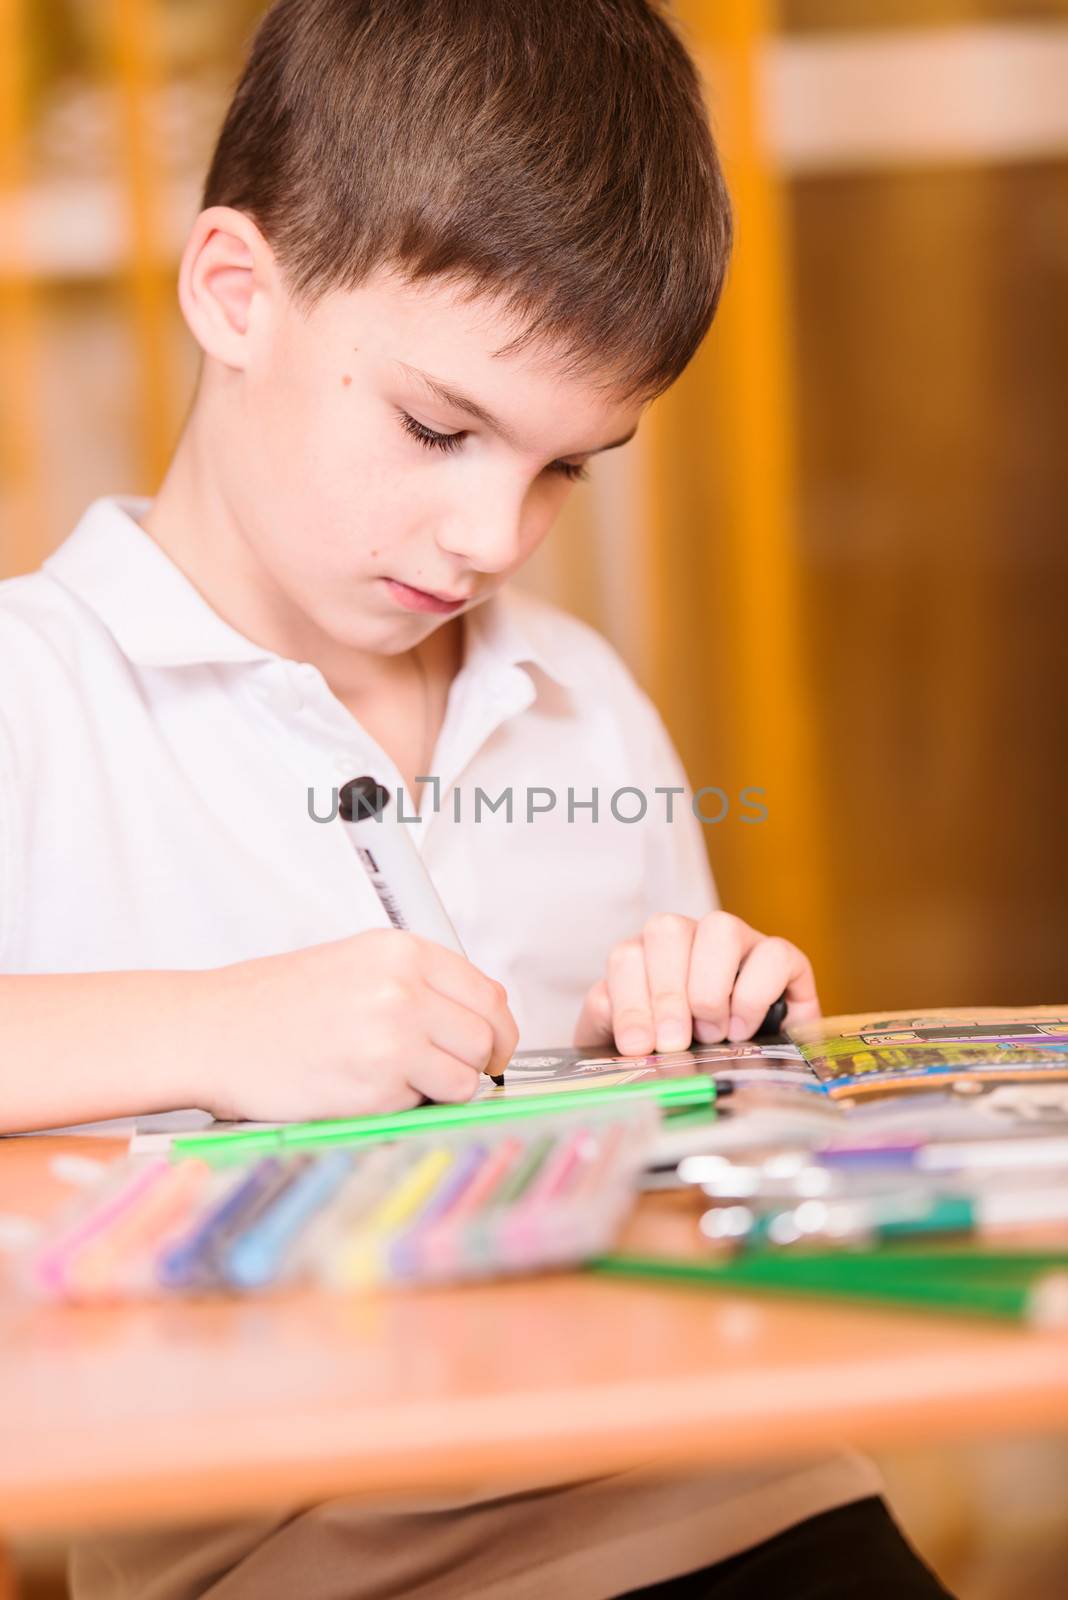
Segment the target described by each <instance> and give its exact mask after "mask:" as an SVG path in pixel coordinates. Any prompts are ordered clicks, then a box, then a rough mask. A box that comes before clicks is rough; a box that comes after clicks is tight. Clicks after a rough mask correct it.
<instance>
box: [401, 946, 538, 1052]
mask: <svg viewBox="0 0 1068 1600" xmlns="http://www.w3.org/2000/svg"><path fill="white" fill-rule="evenodd" d="M422 954H423V968H422V975H423V979H424V981H425V983H426V984H427V986H428V987H429V988H430V989H433V990H435V991H436V993H438V994H440V995H443V996H444V997H445V999H446V1000H455V1001H456V1003H457V1004H458V1005H461V1006H465V1007H466V1008H467V1009H468V1010H469V1011H474V1012H476V1013H477V1015H478V1016H480V1017H485V1019H486V1021H487V1022H488V1023H489V1024H490V1026H491V1027H492V1029H493V1035H494V1045H493V1054H492V1056H491V1059H490V1061H489V1063H488V1065H487V1067H486V1071H487V1072H489V1073H491V1074H492V1075H494V1076H496V1075H498V1074H499V1073H502V1072H503V1071H504V1069H505V1067H507V1065H508V1063H509V1061H510V1060H511V1059H512V1056H513V1055H514V1054H515V1047H516V1045H517V1043H518V1042H519V1028H518V1026H517V1025H516V1020H515V1018H514V1017H513V1016H512V1013H511V1011H510V1010H509V1008H508V996H507V994H506V993H505V990H504V986H503V984H500V983H497V982H496V980H495V979H493V978H489V977H487V976H486V974H485V973H484V972H480V971H479V970H478V968H477V967H476V966H473V965H472V963H471V962H470V961H468V959H467V957H466V956H461V955H459V954H458V953H457V952H456V951H455V950H447V949H446V948H445V946H444V945H441V944H434V943H432V942H431V941H430V940H423V941H422Z"/></svg>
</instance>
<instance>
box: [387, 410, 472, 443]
mask: <svg viewBox="0 0 1068 1600" xmlns="http://www.w3.org/2000/svg"><path fill="white" fill-rule="evenodd" d="M400 419H401V426H402V427H403V429H404V431H405V433H410V434H411V436H412V438H413V439H418V440H419V443H420V444H422V445H425V446H426V448H427V449H428V450H445V451H450V450H459V448H460V446H461V444H462V443H463V441H464V439H465V438H466V437H467V436H466V434H464V433H435V432H434V430H433V428H425V427H424V426H423V424H422V423H421V422H416V420H415V418H414V417H410V416H409V415H408V413H407V411H402V412H400Z"/></svg>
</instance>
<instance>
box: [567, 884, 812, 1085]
mask: <svg viewBox="0 0 1068 1600" xmlns="http://www.w3.org/2000/svg"><path fill="white" fill-rule="evenodd" d="M784 992H785V995H786V1001H787V1010H786V1018H787V1021H788V1022H790V1023H798V1022H807V1021H809V1020H810V1019H812V1018H814V1017H818V1016H819V1014H820V1003H819V1000H818V998H817V995H816V981H815V979H814V977H813V975H812V964H811V962H810V961H809V959H808V957H807V956H806V955H804V954H803V953H802V951H800V950H799V949H798V948H797V946H796V945H793V944H790V943H788V941H787V940H786V939H773V938H768V937H767V936H766V935H765V934H762V933H758V932H757V931H756V929H755V928H750V927H749V926H748V924H746V923H744V922H743V921H742V920H741V918H740V917H733V916H731V915H730V914H729V912H726V911H712V912H710V913H709V915H708V916H707V917H702V918H701V920H700V921H699V922H695V921H694V919H693V918H692V917H681V916H675V915H673V914H672V913H670V912H665V913H662V914H661V915H658V916H655V917H650V918H649V921H648V922H647V923H646V924H645V927H644V928H643V929H642V933H641V937H640V938H637V939H626V940H624V941H623V943H622V944H617V945H616V946H615V948H614V949H613V950H612V951H611V952H610V954H609V957H608V967H607V972H606V975H605V976H604V977H603V978H601V979H600V980H599V981H598V982H597V983H595V984H594V985H593V988H592V989H590V990H589V992H588V993H587V995H586V999H585V1001H584V1002H583V1006H582V1013H581V1015H580V1017H579V1020H578V1025H577V1026H576V1028H575V1039H574V1042H575V1044H576V1045H611V1044H612V1043H613V1041H614V1043H615V1048H616V1049H617V1050H618V1052H619V1054H620V1055H626V1056H640V1055H650V1054H652V1053H653V1052H654V1051H657V1052H659V1051H663V1050H686V1049H688V1047H689V1045H690V1043H691V1040H692V1039H696V1040H697V1042H698V1043H700V1044H717V1043H718V1042H719V1041H720V1040H722V1039H727V1040H730V1041H731V1042H734V1041H736V1040H739V1039H751V1038H752V1036H753V1034H754V1033H755V1032H756V1030H757V1029H758V1028H759V1026H760V1024H761V1022H762V1021H763V1019H764V1016H765V1014H766V1012H767V1009H768V1007H769V1006H770V1005H772V1004H773V1003H774V1002H775V1001H776V1000H777V999H778V998H779V996H780V995H781V994H783V993H784Z"/></svg>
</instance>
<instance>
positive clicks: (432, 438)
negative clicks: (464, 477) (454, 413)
mask: <svg viewBox="0 0 1068 1600" xmlns="http://www.w3.org/2000/svg"><path fill="white" fill-rule="evenodd" d="M397 415H398V416H399V417H400V420H401V427H402V428H403V429H404V431H405V433H408V434H411V436H412V438H413V439H418V441H419V443H420V444H421V445H422V446H423V447H424V449H426V450H444V451H445V452H446V454H449V453H450V452H451V451H453V450H459V448H460V446H461V445H462V444H463V442H464V440H465V439H466V438H467V434H466V432H464V431H463V430H461V431H460V432H459V433H435V431H434V429H433V428H428V427H426V426H425V425H424V424H423V423H422V422H417V421H416V420H415V418H414V417H411V416H409V415H408V413H407V411H399V412H398V413H397ZM545 470H546V471H547V472H559V473H561V474H562V475H563V476H564V477H565V478H570V479H571V480H572V482H576V481H578V480H580V479H582V478H587V477H588V476H589V473H588V472H587V471H586V468H585V467H580V466H579V465H578V464H577V463H576V462H574V461H551V462H550V463H549V465H548V466H547V467H546V469H545Z"/></svg>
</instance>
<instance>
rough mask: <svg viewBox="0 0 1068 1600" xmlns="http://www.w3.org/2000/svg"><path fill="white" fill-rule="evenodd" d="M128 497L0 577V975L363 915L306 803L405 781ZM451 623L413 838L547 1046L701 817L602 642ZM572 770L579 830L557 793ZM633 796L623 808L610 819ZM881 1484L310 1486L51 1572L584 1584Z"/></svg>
mask: <svg viewBox="0 0 1068 1600" xmlns="http://www.w3.org/2000/svg"><path fill="white" fill-rule="evenodd" d="M146 505H147V502H145V501H136V500H117V499H107V500H100V501H97V502H96V503H95V504H94V505H93V506H91V507H90V509H89V510H88V512H87V513H86V515H85V516H84V518H83V519H82V521H81V522H80V523H79V525H78V527H77V529H76V530H75V532H74V533H73V534H72V535H71V537H70V538H69V539H68V540H67V541H66V543H65V544H64V545H63V546H62V547H61V548H60V549H59V550H58V551H57V552H56V554H55V555H54V556H52V557H51V559H50V560H48V561H47V562H46V563H45V566H44V568H43V570H42V571H40V572H38V573H35V574H33V575H32V576H30V577H25V578H17V579H13V580H11V581H9V582H7V583H4V584H0V971H3V972H7V973H18V972H85V971H101V970H119V969H131V968H147V967H155V968H163V967H167V968H183V967H184V968H194V967H209V966H215V965H219V964H223V963H226V962H231V961H237V960H242V959H245V958H249V957H254V956H259V955H268V954H273V953H276V952H280V951H285V950H292V949H296V948H299V947H301V946H304V945H309V944H313V943H316V942H319V941H322V940H327V939H333V938H337V937H340V936H343V935H345V934H349V933H353V932H355V931H358V930H359V929H361V928H367V927H371V926H374V925H379V924H382V923H384V922H385V917H384V916H383V914H382V911H381V909H380V907H379V903H378V901H377V899H376V898H375V896H374V894H373V892H372V891H371V889H370V887H369V885H368V883H367V880H366V878H365V877H364V874H363V871H362V868H361V867H360V866H359V863H358V862H357V861H356V859H355V856H354V854H353V852H352V850H351V846H350V845H349V843H348V841H347V839H346V837H345V834H344V830H343V829H342V828H341V826H340V825H339V824H336V825H333V826H331V824H330V823H329V822H325V823H323V822H316V821H314V820H313V819H312V817H311V816H310V815H309V805H308V791H309V789H311V790H312V791H313V794H314V803H313V808H312V809H313V810H314V811H315V812H316V813H317V814H318V815H328V814H329V810H330V801H331V791H332V790H333V789H334V788H335V787H336V786H337V785H338V784H339V783H340V782H342V781H344V780H345V779H346V778H349V777H353V776H356V775H358V774H360V773H364V772H368V773H370V774H372V775H373V776H375V777H377V778H378V779H379V780H380V781H381V782H383V783H385V784H386V786H387V787H389V788H395V787H397V786H398V785H399V783H400V775H399V773H398V772H397V770H396V768H395V767H394V765H393V763H392V762H391V761H390V759H389V757H388V756H387V755H386V754H385V752H384V751H383V750H381V749H380V748H379V746H378V745H377V744H376V743H375V741H374V740H372V739H371V738H370V737H369V736H368V734H367V733H366V731H365V730H364V729H363V728H362V727H361V726H360V724H359V723H358V722H357V721H356V720H355V719H354V718H353V717H352V715H351V714H350V713H349V712H348V711H347V710H346V709H345V707H344V706H342V705H341V704H340V703H339V701H338V700H337V699H336V698H335V697H334V696H333V694H332V693H331V692H330V690H329V688H328V687H327V685H326V683H325V682H324V680H323V678H322V677H321V675H320V674H319V672H318V671H317V670H316V669H315V668H314V667H313V666H311V665H309V664H307V663H301V662H296V661H288V660H285V659H283V658H282V657H280V656H278V655H275V654H274V653H273V652H271V651H269V650H264V649H262V648H261V647H260V646H258V645H255V644H253V643H251V642H250V641H249V640H248V639H245V638H243V637H242V636H241V635H240V634H238V633H236V632H235V631H234V630H233V629H232V628H230V627H229V626H227V624H226V623H224V622H223V621H222V620H221V619H220V618H219V617H218V616H217V615H216V614H215V613H214V612H213V611H212V610H211V608H210V607H209V606H208V605H207V604H206V602H205V601H204V600H203V599H202V597H201V596H200V595H199V593H198V592H197V590H196V589H195V588H194V587H193V585H192V584H190V583H189V582H188V581H187V580H186V579H185V578H184V577H183V576H182V575H181V573H180V572H179V571H178V570H177V569H176V568H175V567H174V565H173V564H172V562H171V561H170V560H169V559H168V558H167V557H166V556H165V555H164V554H163V553H162V552H161V550H160V549H159V548H158V546H157V545H156V544H155V543H154V542H153V541H152V540H151V539H150V538H149V537H148V535H147V534H146V533H145V532H144V531H143V530H142V528H141V527H140V526H139V524H138V522H137V520H136V519H137V517H138V516H139V515H140V514H142V513H143V511H144V509H145V508H146ZM465 622H466V643H465V655H464V661H463V666H462V669H461V671H460V673H459V674H458V676H457V677H456V679H455V680H454V682H453V684H452V687H451V691H450V695H449V701H448V707H447V713H446V717H445V721H444V725H443V727H442V731H441V737H440V739H439V742H438V747H437V750H436V751H435V753H434V759H433V763H432V771H433V775H435V776H436V777H437V778H438V779H439V781H440V793H439V800H440V809H439V810H438V811H437V813H436V814H434V812H433V809H432V805H428V804H427V802H426V801H424V802H423V809H424V810H425V813H426V814H425V816H424V820H423V822H422V823H419V824H413V826H412V832H413V837H414V838H415V839H416V840H417V842H418V843H419V845H420V848H421V849H422V852H423V856H424V859H425V861H426V862H427V865H428V867H429V869H430V872H431V875H432V876H433V878H434V880H435V882H436V884H437V886H438V888H439V890H440V892H441V896H442V898H443V900H444V902H445V905H446V907H447V908H448V911H449V913H450V915H451V917H452V919H453V921H454V923H455V925H456V928H457V931H458V932H459V934H460V937H461V939H462V941H463V943H464V945H465V947H466V949H467V951H468V953H469V955H470V956H471V958H472V960H473V961H475V962H476V963H477V965H479V966H480V967H481V968H483V969H484V970H485V971H486V972H489V973H492V974H493V975H494V976H495V977H497V978H499V979H500V980H501V981H502V982H503V983H504V984H505V985H506V986H507V989H508V992H509V997H510V1000H511V1004H512V1008H513V1011H514V1013H515V1015H516V1018H517V1020H518V1022H519V1024H520V1029H521V1042H522V1043H523V1044H524V1045H528V1046H532V1047H534V1048H538V1047H539V1046H541V1045H556V1044H561V1043H566V1042H567V1041H569V1040H570V1038H571V1035H572V1030H573V1027H574V1024H575V1020H576V1018H577V1015H578V1011H579V1007H580V1004H581V1001H582V997H583V995H584V993H585V991H586V989H587V988H588V986H589V985H590V984H591V983H593V982H595V981H596V979H597V978H598V977H599V976H600V975H601V973H602V971H603V968H604V961H605V957H606V955H607V953H608V951H609V949H610V948H611V946H612V945H613V944H614V943H615V942H617V941H618V940H620V939H622V938H625V937H628V936H630V935H632V934H634V933H636V932H637V931H638V930H639V929H640V928H641V925H642V923H643V921H644V919H645V918H646V917H647V916H648V915H650V914H651V913H652V912H654V911H657V910H675V911H680V912H683V913H685V914H688V915H691V916H700V915H702V914H703V913H704V912H706V911H708V910H709V909H711V908H712V906H713V904H714V897H713V891H712V885H711V881H710V877H709V872H708V867H707V863H706V857H705V852H704V842H703V838H702V831H701V824H700V823H698V822H697V821H696V820H695V819H694V816H693V814H692V811H691V810H690V809H689V806H688V804H687V800H688V795H678V794H676V795H675V796H674V797H673V814H674V820H673V821H671V822H670V823H669V822H668V821H667V820H666V818H667V796H666V795H663V794H662V795H656V793H655V791H656V790H657V788H660V789H678V788H684V786H685V779H684V778H683V776H682V773H681V770H680V767H679V763H678V759H677V757H676V755H675V753H674V751H673V749H672V747H671V743H670V741H669V739H668V737H667V735H666V733H665V731H664V727H663V725H662V723H661V721H660V718H659V717H658V716H657V714H656V712H655V710H654V709H653V707H652V705H651V703H650V702H649V700H648V699H647V698H646V697H645V696H644V695H643V694H642V693H641V692H640V690H639V689H638V688H637V686H636V685H635V683H634V682H633V680H632V679H631V677H630V676H629V674H628V673H627V671H626V669H625V668H624V667H623V665H622V664H621V662H620V661H619V659H618V657H617V656H616V655H615V654H614V652H613V651H612V650H611V648H610V647H609V646H608V645H607V644H606V643H605V642H604V640H602V639H601V638H600V637H599V636H598V635H597V634H595V633H594V632H592V630H590V629H589V628H587V627H585V626H584V625H583V624H581V623H579V622H577V621H575V620H574V619H573V618H571V617H568V616H566V615H564V614H563V613H561V612H559V611H557V610H555V609H554V608H552V607H550V606H547V605H545V604H543V603H541V602H538V601H535V600H533V599H530V598H528V597H526V596H523V595H520V594H509V593H507V592H502V593H500V594H498V595H497V596H495V597H494V598H493V599H492V600H490V601H488V602H487V603H486V604H485V605H484V606H482V607H480V608H479V609H478V610H477V611H474V612H472V613H470V614H469V615H468V616H467V617H466V619H465ZM509 787H510V788H511V789H512V792H513V811H512V820H511V821H508V819H507V814H506V810H505V806H504V804H503V803H502V804H501V806H500V808H499V809H497V810H495V811H488V810H487V809H486V807H485V805H483V809H482V815H481V819H480V820H476V812H475V805H476V798H477V796H476V791H477V790H478V789H481V790H483V791H484V793H485V794H486V795H488V796H489V797H490V798H491V799H492V800H494V801H495V802H496V801H498V800H499V797H500V795H501V794H502V792H504V791H506V790H507V789H508V788H509ZM528 789H534V790H537V791H542V792H540V793H535V794H534V796H533V799H532V800H531V799H530V797H529V796H528V794H527V791H528ZM569 790H570V791H572V802H573V803H572V806H571V809H570V817H569V808H568V791H569ZM624 790H629V791H637V793H635V792H630V793H627V794H622V793H621V791H624ZM595 791H596V793H597V798H598V803H599V810H598V816H597V820H596V821H594V816H593V812H592V810H591V809H590V808H589V806H588V805H586V806H582V805H581V804H580V803H581V802H583V801H585V802H589V801H590V800H592V798H593V795H594V792H595ZM549 793H551V794H553V795H555V797H556V799H555V804H554V806H553V808H552V809H551V810H540V809H538V808H539V807H546V806H547V805H548V803H549V802H548V794H549ZM428 794H431V795H432V791H430V790H429V789H428ZM456 796H459V799H458V800H457V799H456V798H455V797H456ZM642 796H644V798H645V802H646V811H645V816H644V819H643V820H642V821H640V822H634V823H629V822H626V821H622V820H619V818H621V817H625V816H630V815H633V814H636V813H637V811H638V810H639V800H640V797H642ZM613 798H615V800H616V812H617V813H618V815H616V816H614V815H613V814H612V800H613ZM528 807H529V809H528ZM409 810H411V807H409ZM457 818H458V820H457ZM877 1486H878V1480H877V1478H876V1477H875V1475H874V1473H873V1472H872V1470H871V1469H870V1468H869V1467H867V1465H866V1464H864V1463H862V1462H860V1461H859V1460H858V1459H857V1458H854V1457H852V1456H841V1457H835V1458H833V1459H830V1460H826V1461H821V1462H814V1463H805V1464H799V1463H791V1462H785V1463H783V1464H781V1465H773V1466H759V1467H752V1468H748V1469H745V1470H744V1471H736V1472H732V1473H730V1474H726V1475H725V1474H723V1473H722V1472H703V1473H697V1472H695V1473H691V1474H689V1475H688V1476H687V1477H686V1478H685V1479H681V1480H679V1481H677V1482H676V1481H670V1480H665V1479H663V1478H657V1477H650V1476H649V1475H647V1474H645V1473H643V1472H640V1471H635V1472H628V1473H621V1474H617V1475H615V1476H614V1477H611V1478H607V1479H599V1480H596V1481H594V1482H589V1483H584V1484H580V1485H576V1486H572V1487H564V1486H550V1485H547V1484H546V1483H544V1482H541V1481H539V1482H538V1483H530V1484H528V1485H525V1486H520V1485H516V1484H510V1485H508V1486H506V1487H504V1488H500V1489H496V1490H495V1489H493V1488H492V1487H491V1488H487V1489H485V1490H483V1491H481V1492H480V1491H476V1492H474V1493H472V1494H470V1495H459V1496H456V1497H453V1498H450V1497H442V1498H440V1499H436V1500H434V1501H433V1502H430V1503H426V1502H424V1503H422V1504H416V1503H414V1502H407V1503H405V1504H404V1505H396V1506H391V1505H388V1504H383V1503H376V1504H374V1505H366V1504H364V1505H360V1504H354V1503H351V1502H348V1501H334V1502H330V1503H329V1504H328V1505H325V1506H322V1507H316V1508H312V1509H310V1510H301V1511H299V1512H296V1513H289V1514H286V1515H284V1516H271V1517H270V1518H267V1519H257V1520H256V1521H253V1522H247V1523H241V1524H232V1525H228V1526H227V1527H226V1528H219V1527H211V1528H203V1529H199V1530H195V1529H184V1530H181V1531H179V1532H175V1533H172V1534H169V1535H166V1536H159V1535H145V1536H141V1535H138V1536H133V1537H127V1538H119V1539H109V1540H105V1541H102V1542H99V1541H98V1542H94V1543H90V1544H88V1545H86V1546H84V1547H82V1548H81V1549H80V1550H79V1551H78V1552H77V1554H76V1557H75V1562H74V1568H73V1592H74V1594H75V1595H76V1597H77V1600H145V1597H146V1596H148V1595H151V1596H152V1600H190V1597H192V1596H194V1595H199V1596H209V1595H210V1596H212V1597H216V1596H217V1597H218V1600H275V1597H277V1600H283V1597H285V1600H288V1596H290V1595H291V1594H293V1593H295V1592H296V1593H300V1594H301V1595H302V1596H303V1597H304V1600H348V1597H349V1596H351V1595H352V1594H353V1592H354V1590H353V1582H354V1576H353V1575H354V1573H355V1572H358V1574H359V1589H360V1594H361V1595H362V1596H364V1597H365V1600H387V1597H388V1596H395V1595H398V1594H414V1593H418V1594H419V1595H421V1596H423V1597H425V1600H460V1597H463V1600H539V1597H541V1596H543V1595H545V1594H549V1593H552V1594H553V1595H554V1596H556V1597H558V1600H606V1597H608V1596H613V1595H618V1594H620V1593H621V1592H622V1591H623V1590H625V1589H630V1588H633V1587H637V1586H639V1585H645V1584H650V1583H653V1582H656V1581H659V1580H661V1579H663V1578H666V1577H669V1576H671V1575H673V1574H676V1573H679V1572H683V1571H687V1570H693V1569H695V1568H697V1567H700V1566H703V1565H706V1564H709V1563H711V1562H713V1561H715V1560H718V1559H720V1558H722V1557H725V1556H728V1555H730V1554H732V1553H733V1552H734V1551H737V1550H740V1549H744V1548H745V1547H746V1546H747V1545H751V1544H753V1543H755V1542H757V1541H759V1540H760V1539H763V1538H767V1537H770V1536H771V1535H772V1534H774V1533H776V1532H778V1531H780V1530H781V1529H783V1528H785V1527H788V1526H789V1525H790V1524H791V1523H793V1522H795V1521H798V1520H799V1519H801V1518H803V1517H806V1516H812V1515H814V1514H815V1513H817V1512H819V1511H822V1510H826V1509H827V1508H828V1507H830V1506H833V1505H837V1504H841V1503H842V1502H844V1501H848V1500H851V1499H856V1498H857V1497H858V1496H860V1495H863V1494H867V1493H871V1492H873V1491H874V1490H875V1489H876V1488H877ZM523 1488H525V1489H527V1490H528V1491H529V1492H528V1493H524V1492H522V1489H523ZM205 1510H206V1514H207V1513H209V1511H210V1508H205ZM443 1513H448V1514H447V1515H443Z"/></svg>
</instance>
